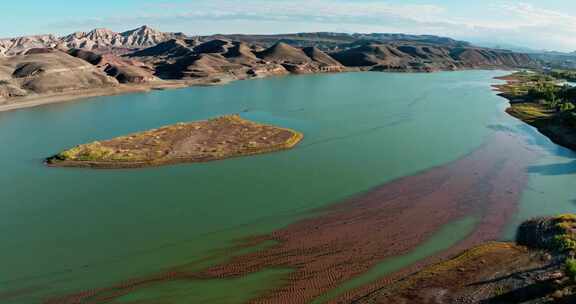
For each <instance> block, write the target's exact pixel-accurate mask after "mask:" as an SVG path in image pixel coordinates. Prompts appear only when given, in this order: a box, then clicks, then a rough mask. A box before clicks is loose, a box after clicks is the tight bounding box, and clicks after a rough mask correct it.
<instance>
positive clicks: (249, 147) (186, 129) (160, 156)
mask: <svg viewBox="0 0 576 304" xmlns="http://www.w3.org/2000/svg"><path fill="white" fill-rule="evenodd" d="M302 138H303V135H302V134H301V133H298V132H296V131H293V130H289V129H284V128H278V127H273V126H268V125H262V124H258V123H254V122H251V121H248V120H245V119H242V118H240V116H238V115H228V116H222V117H217V118H213V119H209V120H205V121H199V122H192V123H179V124H176V125H171V126H165V127H161V128H159V129H154V130H149V131H144V132H140V133H136V134H130V135H127V136H122V137H117V138H114V139H111V140H107V141H102V142H93V143H89V144H84V145H80V146H76V147H74V148H72V149H70V150H66V151H64V152H61V153H59V154H57V155H55V156H53V157H50V158H48V159H47V161H46V162H47V164H48V165H50V166H58V167H91V168H138V167H149V166H159V165H166V164H174V163H183V162H190V163H193V162H206V161H213V160H219V159H224V158H230V157H238V156H244V155H252V154H261V153H266V152H273V151H278V150H284V149H290V148H293V147H294V146H295V145H297V144H298V143H299V142H300V141H301V140H302Z"/></svg>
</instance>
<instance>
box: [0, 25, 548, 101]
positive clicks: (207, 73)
mask: <svg viewBox="0 0 576 304" xmlns="http://www.w3.org/2000/svg"><path fill="white" fill-rule="evenodd" d="M0 54H2V55H4V56H0V104H1V103H2V102H11V100H21V99H22V98H25V97H28V96H38V95H47V94H61V93H65V92H78V91H81V90H94V89H103V90H104V91H107V90H108V88H119V87H120V88H123V89H132V88H135V87H136V88H146V87H154V86H158V85H164V84H166V85H169V86H173V85H177V86H186V85H190V84H214V83H224V82H227V81H233V80H241V79H251V78H260V77H267V76H272V75H286V74H311V73H336V72H345V71H393V72H435V71H454V70H463V69H516V68H525V67H537V66H538V63H537V62H535V61H534V60H533V58H532V57H530V56H529V55H526V54H523V53H518V52H512V51H508V50H499V49H492V48H483V47H478V46H474V45H471V44H470V43H468V42H465V41H459V40H454V39H450V38H446V37H438V36H431V35H405V34H378V33H372V34H345V33H327V32H319V33H296V34H278V35H212V36H197V37H187V36H186V35H184V34H182V33H164V32H160V31H157V30H154V29H152V28H150V27H147V26H142V27H139V28H137V29H134V30H130V31H126V32H122V33H116V32H113V31H111V30H107V29H95V30H92V31H90V32H76V33H73V34H70V35H67V36H63V37H55V36H53V35H41V36H28V37H20V38H13V39H3V40H0ZM2 100H4V101H2Z"/></svg>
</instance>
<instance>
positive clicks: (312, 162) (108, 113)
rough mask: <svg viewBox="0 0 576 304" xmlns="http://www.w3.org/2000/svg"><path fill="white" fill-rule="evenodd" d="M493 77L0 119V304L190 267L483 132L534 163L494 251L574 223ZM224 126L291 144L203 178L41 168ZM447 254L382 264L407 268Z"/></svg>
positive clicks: (331, 85)
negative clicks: (292, 134)
mask: <svg viewBox="0 0 576 304" xmlns="http://www.w3.org/2000/svg"><path fill="white" fill-rule="evenodd" d="M504 74H505V72H498V71H465V72H441V73H433V74H395V73H346V74H327V75H310V76H290V77H280V78H269V79H261V80H250V81H240V82H235V83H232V84H229V85H226V86H221V87H192V88H187V89H179V90H169V91H154V92H149V93H142V94H131V95H123V96H112V97H99V98H93V99H90V100H83V101H78V102H69V103H60V104H53V105H47V106H42V107H37V108H30V109H23V110H18V111H12V112H4V113H0V147H1V148H0V168H1V173H0V185H2V189H1V191H0V210H1V212H0V241H1V243H2V248H1V250H0V259H1V261H3V264H2V271H1V272H0V298H2V299H3V300H2V301H0V302H2V303H15V304H16V303H17V304H20V303H41V301H42V300H43V299H46V298H47V297H50V296H55V295H62V294H66V293H69V292H74V291H78V290H83V289H87V288H94V287H104V286H108V285H110V284H113V283H115V282H118V281H122V280H125V279H129V278H132V277H136V276H141V275H146V274H153V273H155V272H158V271H161V270H163V269H166V268H168V267H171V266H177V265H183V264H190V263H192V264H191V265H194V264H193V263H195V262H198V264H197V266H195V267H202V266H205V265H207V264H209V263H211V262H214V261H212V260H206V258H209V257H212V256H214V255H217V254H219V253H222V252H224V251H223V250H225V249H226V248H230V247H231V246H232V245H233V244H235V241H237V240H238V239H240V238H242V237H246V236H250V235H254V234H262V233H267V232H270V231H272V230H274V229H277V228H280V227H283V226H285V225H286V224H288V223H291V222H293V221H295V220H297V219H298V218H301V217H302V216H306V215H307V211H310V210H313V209H316V208H318V207H321V206H326V205H328V204H331V203H337V202H338V201H340V200H342V199H343V198H346V197H348V196H350V195H353V194H356V193H359V192H362V191H365V190H368V189H370V188H372V187H374V186H377V185H381V184H383V183H386V182H388V181H391V180H393V179H396V178H399V177H403V176H408V175H412V174H416V173H418V172H421V171H423V170H426V169H429V168H432V167H435V166H438V165H442V164H446V163H449V162H451V161H454V160H456V159H458V158H460V157H462V156H464V155H466V154H468V153H470V152H471V151H473V150H474V149H476V148H478V147H479V146H480V145H481V144H482V143H483V142H484V141H485V140H486V139H487V138H488V137H489V136H490V134H492V133H493V132H496V130H499V129H507V130H509V132H513V133H517V134H518V135H519V136H521V137H523V138H525V145H527V146H530V147H531V148H533V149H537V150H538V151H540V152H541V153H542V157H541V158H540V160H539V161H538V162H537V163H535V164H533V165H532V166H530V167H529V168H527V171H528V172H529V174H530V180H529V186H528V187H527V188H526V189H525V191H524V194H523V198H522V202H521V204H520V209H519V211H518V213H517V215H516V217H515V218H514V220H513V221H512V222H511V223H510V225H509V227H510V228H509V229H508V231H507V232H506V233H505V234H504V235H503V236H502V238H503V239H511V238H512V237H513V235H514V229H515V226H516V225H517V224H518V223H520V222H521V221H522V220H524V219H527V218H530V217H533V216H539V215H554V214H558V213H563V212H574V210H575V207H576V205H575V204H576V191H574V189H576V178H574V176H575V173H576V155H575V154H574V153H572V152H570V151H568V150H566V149H563V148H561V147H559V146H557V145H554V144H552V143H551V142H550V141H549V140H548V139H546V138H545V137H543V136H542V135H540V134H539V133H538V132H537V131H535V130H534V129H532V128H531V127H529V126H527V125H525V124H523V123H521V122H519V121H517V120H515V119H513V118H511V117H509V116H508V115H507V114H505V113H504V111H503V110H504V108H505V107H506V100H504V99H502V98H500V97H498V96H496V94H495V93H494V92H492V91H491V88H490V85H491V84H494V83H496V82H497V80H494V79H493V77H495V76H499V75H504ZM231 113H241V115H242V116H243V117H245V118H248V119H252V120H255V121H259V122H264V123H272V124H276V125H280V126H283V127H289V128H293V129H296V130H299V131H301V132H303V133H304V134H305V139H304V141H303V142H302V143H301V144H300V145H299V146H298V147H297V148H295V149H293V150H290V151H285V152H279V153H273V154H267V155H260V156H254V157H246V158H237V159H229V160H224V161H219V162H212V163H205V164H184V165H176V166H168V167H160V168H151V169H138V170H111V171H105V170H88V169H56V168H47V167H45V166H43V164H42V159H43V158H45V157H47V156H50V155H52V154H55V153H56V152H59V151H61V150H63V149H66V148H70V147H71V146H74V145H77V144H81V143H85V142H90V141H94V140H102V139H107V138H111V137H115V136H119V135H124V134H126V133H131V132H136V131H142V130H146V129H150V128H156V127H159V126H162V125H167V124H173V123H176V122H185V121H193V120H199V119H205V118H209V117H214V116H218V115H222V114H231ZM461 226H462V225H461V224H459V225H454V229H461ZM459 227H460V228H459ZM447 229H449V227H448V228H447ZM443 233H444V234H449V233H448V232H446V231H444V232H443ZM447 240H450V238H447V237H439V241H438V242H431V243H430V242H429V243H426V244H425V246H423V248H422V249H417V252H413V253H411V254H410V255H409V257H408V258H400V257H399V258H398V259H396V260H393V261H392V263H395V262H394V261H398V262H397V263H400V261H406V260H410V261H413V260H417V259H420V258H423V257H425V256H426V255H427V254H432V253H433V252H435V251H437V250H440V249H443V248H444V247H446V246H448V245H449V244H447ZM454 241H456V240H454ZM418 250H421V251H418ZM380 267H382V268H383V269H394V268H397V267H394V265H388V266H386V265H384V266H380ZM287 271H288V270H274V271H270V272H269V273H259V274H255V275H251V276H249V277H247V278H244V279H241V280H238V281H235V282H234V281H228V282H214V283H213V284H211V283H210V282H203V283H202V284H204V285H198V286H188V287H187V289H186V290H187V292H184V291H183V290H182V289H178V288H171V287H170V286H164V287H163V288H159V289H158V290H151V291H148V292H147V293H148V294H147V295H146V297H148V298H153V297H154V296H155V294H154V293H158V294H162V295H163V296H166V294H168V295H173V296H174V297H173V299H172V301H173V302H170V303H190V301H191V300H194V301H196V302H199V303H202V302H209V303H242V302H243V301H246V300H247V299H249V298H250V297H253V296H255V295H257V294H258V293H259V292H263V288H262V286H263V285H266V284H276V283H277V282H279V281H280V280H281V277H282V275H283V274H285V273H286V272H287ZM227 284H228V285H227ZM351 284H353V283H351ZM234 286H236V287H234ZM238 286H241V287H238ZM242 286H243V287H242ZM222 290H229V294H222ZM126 301H128V299H127V300H126ZM126 303H128V302H126Z"/></svg>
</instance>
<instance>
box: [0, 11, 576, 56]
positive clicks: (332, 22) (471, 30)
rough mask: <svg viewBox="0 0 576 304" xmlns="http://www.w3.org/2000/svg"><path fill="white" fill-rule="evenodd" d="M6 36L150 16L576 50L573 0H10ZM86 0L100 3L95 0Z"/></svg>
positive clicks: (185, 25) (169, 24)
mask: <svg viewBox="0 0 576 304" xmlns="http://www.w3.org/2000/svg"><path fill="white" fill-rule="evenodd" d="M3 2H8V3H3V4H2V10H0V20H1V21H0V25H2V26H0V37H14V36H20V35H30V34H43V33H54V34H57V35H64V34H68V33H71V32H74V31H87V30H90V29H92V28H95V27H106V28H110V29H112V30H115V31H123V30H126V29H131V28H135V27H137V26H139V25H142V24H148V25H150V26H152V27H155V28H157V29H159V30H163V31H178V32H184V33H187V34H213V33H260V34H261V33H292V32H306V31H337V32H402V33H412V34H435V35H444V36H450V37H454V38H458V39H465V40H470V41H473V42H492V43H500V44H512V45H520V46H526V47H531V48H537V49H554V50H563V51H574V50H576V1H573V0H539V1H536V0H524V1H510V0H481V1H480V0H476V1H470V0H468V1H462V0H458V1H457V0H435V1H433V0H429V1H426V0H403V1H401V0H382V1H380V0H165V1H162V0H160V1H153V0H99V1H91V2H84V1H62V0H60V1H58V0H52V1H46V0H27V1H8V0H5V1H3ZM87 3H94V5H88V4H87Z"/></svg>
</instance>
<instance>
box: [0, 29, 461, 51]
mask: <svg viewBox="0 0 576 304" xmlns="http://www.w3.org/2000/svg"><path fill="white" fill-rule="evenodd" d="M185 38H187V37H186V35H184V34H183V33H165V32H161V31H158V30H155V29H153V28H150V27H148V26H146V25H144V26H141V27H139V28H136V29H133V30H129V31H125V32H121V33H116V32H113V31H111V30H109V29H105V28H98V29H94V30H92V31H89V32H75V33H72V34H69V35H66V36H63V37H56V36H55V35H37V36H24V37H17V38H8V39H0V55H4V56H13V55H19V54H24V53H25V52H26V51H27V50H29V49H33V48H59V49H73V48H79V49H86V50H91V51H97V52H113V53H117V54H118V53H119V54H123V53H127V52H130V51H134V50H138V49H144V48H147V47H151V46H155V45H157V44H159V43H161V42H165V41H168V40H170V39H185ZM219 38H221V39H228V40H234V41H241V42H245V43H248V44H256V45H260V46H262V47H270V46H272V45H273V44H275V43H277V42H279V41H280V42H285V43H287V44H290V45H292V46H296V47H318V48H321V49H322V50H325V51H336V50H338V49H339V48H342V46H345V47H349V46H354V45H360V44H365V43H370V42H378V43H384V42H391V41H395V42H418V43H430V44H435V45H445V46H458V47H464V46H470V43H468V42H465V41H459V40H454V39H451V38H447V37H439V36H432V35H407V34H386V33H372V34H346V33H331V32H317V33H297V34H277V35H240V34H238V35H211V36H201V37H196V39H198V40H199V41H209V40H213V39H219Z"/></svg>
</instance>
